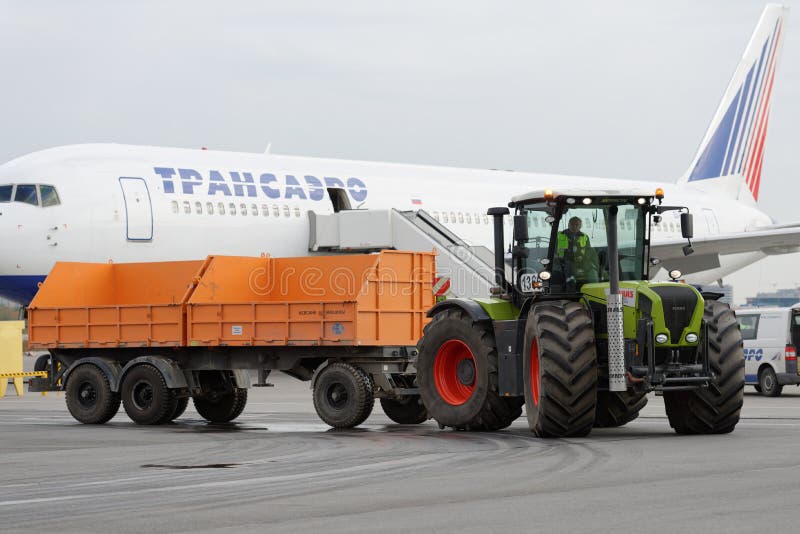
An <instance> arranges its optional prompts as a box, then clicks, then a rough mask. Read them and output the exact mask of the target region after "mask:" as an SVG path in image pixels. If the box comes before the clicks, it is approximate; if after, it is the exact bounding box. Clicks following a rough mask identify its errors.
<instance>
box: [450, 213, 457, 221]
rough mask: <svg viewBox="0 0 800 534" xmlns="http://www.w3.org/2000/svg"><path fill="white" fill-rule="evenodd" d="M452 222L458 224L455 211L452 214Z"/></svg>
mask: <svg viewBox="0 0 800 534" xmlns="http://www.w3.org/2000/svg"><path fill="white" fill-rule="evenodd" d="M450 220H451V221H453V222H456V213H455V212H454V211H451V212H450Z"/></svg>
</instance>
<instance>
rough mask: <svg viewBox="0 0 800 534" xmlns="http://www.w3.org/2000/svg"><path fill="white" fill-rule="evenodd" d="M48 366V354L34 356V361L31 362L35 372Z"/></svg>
mask: <svg viewBox="0 0 800 534" xmlns="http://www.w3.org/2000/svg"><path fill="white" fill-rule="evenodd" d="M49 366H50V355H49V354H43V355H41V356H39V357H38V358H36V361H35V362H33V370H34V371H37V372H41V371H47V368H48V367H49Z"/></svg>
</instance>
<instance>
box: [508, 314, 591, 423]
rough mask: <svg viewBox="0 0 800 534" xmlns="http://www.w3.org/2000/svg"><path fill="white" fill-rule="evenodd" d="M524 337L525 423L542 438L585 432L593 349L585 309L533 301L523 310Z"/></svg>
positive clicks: (589, 402)
mask: <svg viewBox="0 0 800 534" xmlns="http://www.w3.org/2000/svg"><path fill="white" fill-rule="evenodd" d="M524 339H525V341H524V344H523V362H524V365H523V382H524V386H525V387H524V389H525V411H526V414H527V417H528V427H529V428H530V430H531V431H532V432H533V433H534V434H536V435H537V436H539V437H542V438H551V437H559V438H560V437H580V436H586V435H587V434H589V432H591V430H592V426H593V425H594V422H595V410H596V404H597V350H596V348H595V339H594V329H593V328H592V318H591V316H590V315H589V312H588V311H587V310H586V308H584V307H583V305H582V304H581V303H579V302H574V301H569V300H561V301H551V302H545V303H542V304H538V305H536V306H535V307H533V308H532V309H531V311H530V313H529V314H528V319H527V321H526V323H525V338H524Z"/></svg>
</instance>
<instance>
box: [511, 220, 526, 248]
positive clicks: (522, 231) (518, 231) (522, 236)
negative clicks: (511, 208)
mask: <svg viewBox="0 0 800 534" xmlns="http://www.w3.org/2000/svg"><path fill="white" fill-rule="evenodd" d="M514 241H516V242H517V243H527V242H528V217H527V216H525V215H514Z"/></svg>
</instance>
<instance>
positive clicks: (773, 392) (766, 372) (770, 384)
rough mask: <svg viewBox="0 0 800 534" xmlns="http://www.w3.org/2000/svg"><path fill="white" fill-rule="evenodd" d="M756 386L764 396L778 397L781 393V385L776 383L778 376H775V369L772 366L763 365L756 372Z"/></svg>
mask: <svg viewBox="0 0 800 534" xmlns="http://www.w3.org/2000/svg"><path fill="white" fill-rule="evenodd" d="M758 386H759V389H760V391H759V393H761V394H762V395H764V396H765V397H780V395H781V393H783V386H782V385H780V384H778V377H777V376H775V371H773V370H772V367H764V368H763V369H762V370H761V372H760V373H758Z"/></svg>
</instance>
